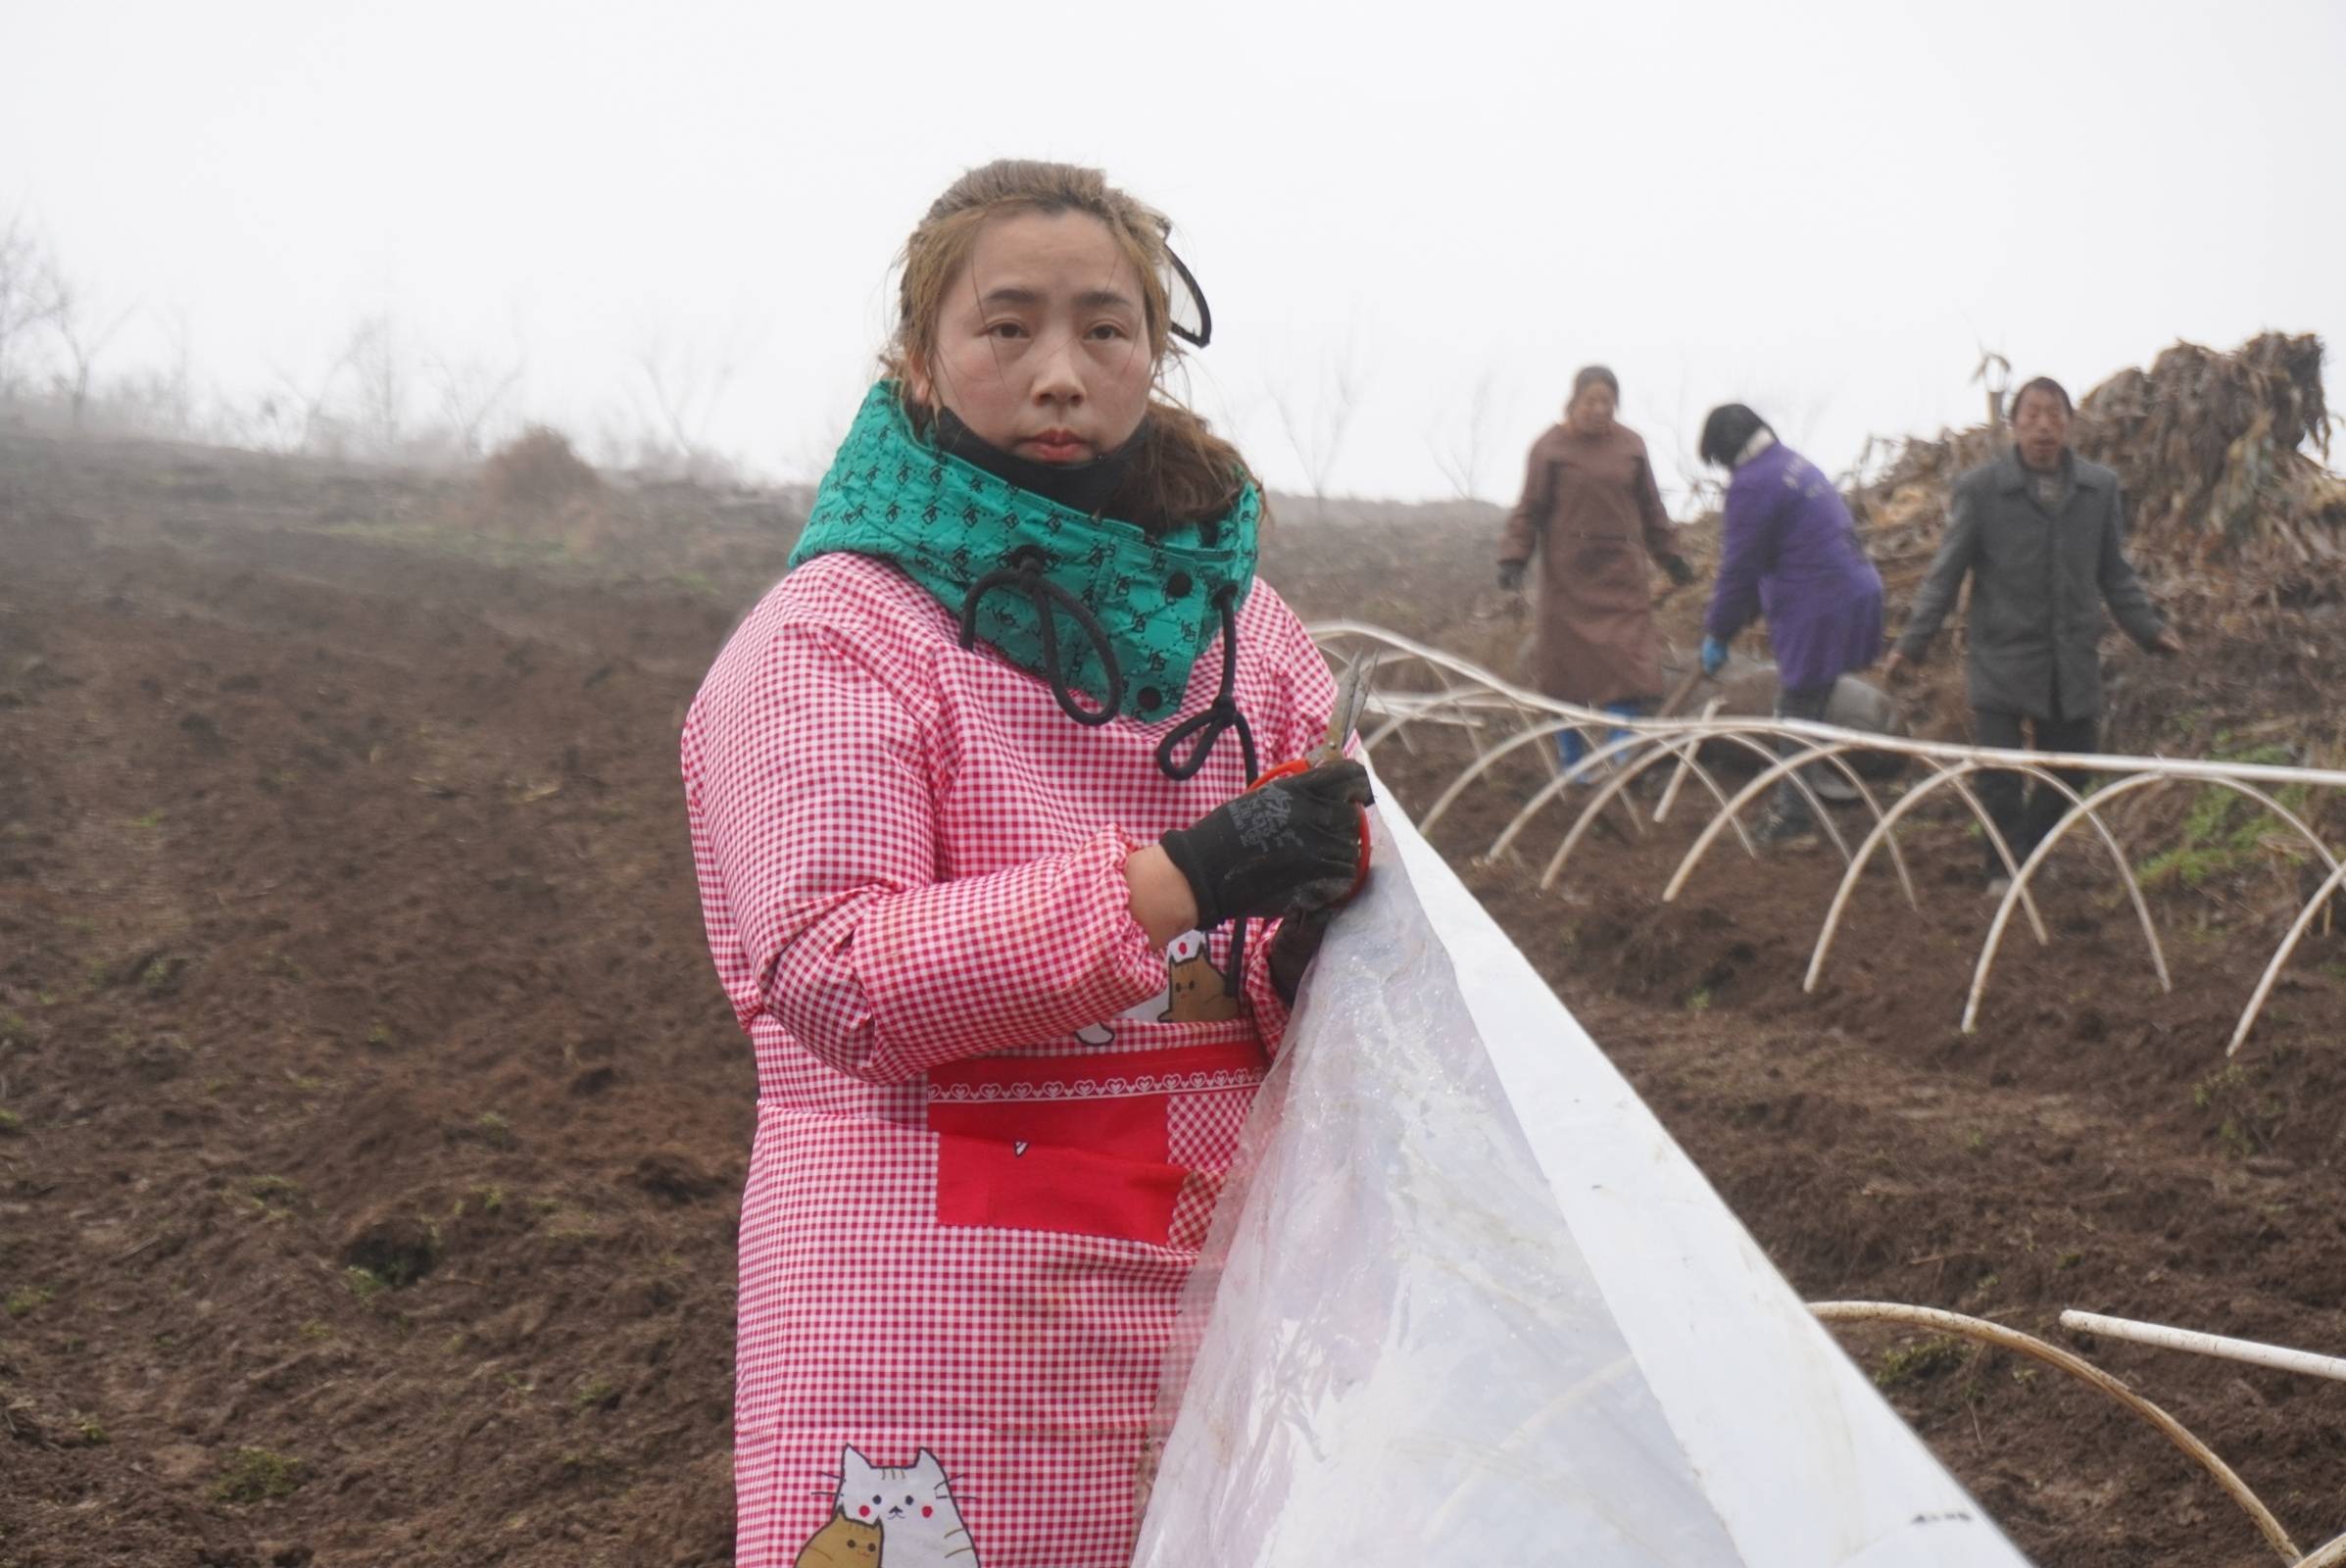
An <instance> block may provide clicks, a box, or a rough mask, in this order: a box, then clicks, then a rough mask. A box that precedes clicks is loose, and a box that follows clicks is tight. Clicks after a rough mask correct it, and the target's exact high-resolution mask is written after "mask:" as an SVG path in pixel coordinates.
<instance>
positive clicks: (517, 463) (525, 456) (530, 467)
mask: <svg viewBox="0 0 2346 1568" xmlns="http://www.w3.org/2000/svg"><path fill="white" fill-rule="evenodd" d="M469 508H470V512H471V515H472V516H473V517H474V518H475V519H476V520H477V521H478V522H479V523H480V524H481V525H482V526H484V527H488V528H491V529H494V530H497V531H500V532H504V533H508V534H513V535H516V536H520V537H525V538H528V537H535V538H551V539H559V540H562V542H563V543H565V544H567V545H569V546H571V547H572V548H588V547H591V546H593V545H594V544H596V543H597V542H599V541H600V540H601V539H602V538H603V536H604V535H605V534H606V533H608V532H609V531H610V528H611V492H610V489H609V488H608V487H607V486H606V485H605V484H604V482H603V476H602V475H601V474H599V473H597V472H596V471H595V470H594V469H593V468H592V467H590V466H588V465H587V463H586V462H585V460H584V459H582V458H580V457H579V456H578V454H577V452H575V451H574V450H572V448H571V446H570V440H569V437H567V436H565V435H563V434H562V432H561V431H560V430H555V429H551V428H549V427H548V426H546V425H542V424H533V425H531V426H530V427H529V428H528V429H526V430H523V431H522V432H521V433H520V434H519V435H517V436H515V437H514V438H513V440H511V441H509V442H507V443H506V444H505V445H504V446H501V447H499V448H498V449H497V450H496V451H495V452H493V453H491V454H490V455H489V459H488V461H487V462H486V463H484V464H483V465H481V472H480V482H479V484H478V485H477V486H476V487H475V489H474V492H473V494H472V497H471V498H470V502H469Z"/></svg>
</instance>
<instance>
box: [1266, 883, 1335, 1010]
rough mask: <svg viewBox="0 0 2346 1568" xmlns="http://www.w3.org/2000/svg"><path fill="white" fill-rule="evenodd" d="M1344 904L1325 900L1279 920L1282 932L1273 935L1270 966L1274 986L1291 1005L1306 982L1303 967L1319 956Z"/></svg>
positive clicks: (1280, 995) (1272, 987)
mask: <svg viewBox="0 0 2346 1568" xmlns="http://www.w3.org/2000/svg"><path fill="white" fill-rule="evenodd" d="M1342 907H1344V906H1343V905H1342V904H1323V905H1321V906H1320V907H1318V908H1316V909H1297V910H1296V911H1295V913H1294V914H1291V915H1289V916H1288V917H1287V918H1286V919H1284V920H1282V921H1280V922H1279V933H1278V935H1276V936H1274V937H1272V938H1271V956H1270V961H1269V963H1268V964H1267V965H1266V967H1268V968H1269V970H1270V972H1271V989H1272V990H1273V991H1276V992H1278V993H1279V1000H1280V1001H1282V1002H1284V1003H1286V1004H1287V1005H1289V1006H1291V1007H1292V1006H1294V1005H1295V992H1296V990H1297V989H1298V988H1299V987H1300V986H1301V985H1302V984H1303V971H1304V970H1306V969H1308V968H1310V967H1311V960H1312V959H1313V958H1316V957H1318V956H1319V952H1320V942H1321V940H1322V939H1323V938H1325V937H1326V936H1327V935H1328V924H1329V922H1330V921H1332V920H1334V919H1335V918H1336V911H1337V910H1338V909H1340V908H1342Z"/></svg>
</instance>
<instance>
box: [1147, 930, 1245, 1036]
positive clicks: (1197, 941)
mask: <svg viewBox="0 0 2346 1568" xmlns="http://www.w3.org/2000/svg"><path fill="white" fill-rule="evenodd" d="M1239 1012H1240V1001H1239V998H1238V997H1236V996H1235V995H1233V994H1232V993H1231V989H1230V986H1229V984H1228V983H1227V982H1226V981H1225V980H1224V979H1223V976H1222V971H1221V970H1219V969H1217V968H1215V967H1214V960H1213V957H1212V956H1211V955H1210V954H1209V953H1208V952H1207V951H1206V946H1205V938H1204V936H1203V935H1202V934H1201V933H1199V932H1196V931H1191V932H1188V933H1185V934H1184V935H1181V936H1178V937H1175V938H1174V939H1173V940H1172V941H1171V942H1168V943H1166V944H1165V1010H1164V1011H1162V1012H1160V1013H1158V1014H1157V1018H1158V1019H1159V1020H1160V1021H1161V1022H1164V1023H1223V1022H1226V1021H1228V1020H1229V1019H1232V1018H1235V1017H1237V1016H1238V1015H1239Z"/></svg>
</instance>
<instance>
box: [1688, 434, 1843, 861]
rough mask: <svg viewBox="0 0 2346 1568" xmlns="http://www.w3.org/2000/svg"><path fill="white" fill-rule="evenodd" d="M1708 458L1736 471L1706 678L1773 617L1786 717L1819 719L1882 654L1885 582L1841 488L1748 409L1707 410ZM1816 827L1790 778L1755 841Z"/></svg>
mask: <svg viewBox="0 0 2346 1568" xmlns="http://www.w3.org/2000/svg"><path fill="white" fill-rule="evenodd" d="M1701 455H1702V460H1703V461H1704V462H1705V463H1710V464H1716V465H1717V466H1720V467H1723V468H1732V469H1733V470H1734V477H1732V478H1731V479H1729V481H1728V484H1727V509H1726V516H1725V519H1724V521H1723V523H1722V525H1721V542H1720V555H1719V580H1718V583H1717V585H1716V586H1715V587H1714V588H1713V589H1712V591H1711V609H1710V613H1709V614H1708V615H1707V616H1706V617H1705V618H1704V620H1703V627H1702V629H1703V639H1702V667H1703V670H1704V672H1705V673H1706V674H1717V673H1718V671H1719V667H1720V666H1721V665H1722V664H1724V663H1726V662H1727V645H1728V644H1729V643H1730V642H1732V641H1734V639H1735V633H1737V632H1739V631H1741V630H1742V629H1743V628H1744V627H1745V626H1747V625H1749V624H1750V623H1751V622H1752V621H1753V620H1754V619H1758V618H1765V619H1766V620H1767V622H1768V642H1769V645H1770V646H1771V647H1772V648H1774V650H1775V652H1776V668H1777V675H1778V678H1779V687H1780V691H1781V693H1782V695H1781V696H1780V697H1778V699H1777V705H1776V711H1777V714H1778V716H1780V717H1783V718H1806V719H1815V720H1822V719H1823V718H1824V717H1825V709H1826V705H1827V704H1828V703H1829V702H1830V701H1831V700H1832V698H1833V683H1834V682H1836V681H1838V680H1839V679H1840V678H1841V676H1843V675H1845V674H1847V673H1849V672H1851V671H1853V670H1860V669H1864V668H1865V667H1866V666H1868V665H1869V664H1871V663H1873V662H1874V661H1875V659H1876V658H1877V657H1879V656H1880V654H1881V652H1882V574H1881V573H1880V572H1878V571H1876V570H1875V569H1874V564H1873V563H1872V562H1871V561H1868V560H1867V559H1866V552H1865V547H1864V546H1863V545H1861V544H1859V543H1858V540H1857V525H1856V524H1855V523H1853V522H1852V521H1850V519H1849V509H1848V508H1847V507H1846V506H1844V505H1842V503H1841V496H1840V492H1839V491H1838V490H1836V489H1834V488H1833V481H1832V480H1831V479H1829V478H1827V477H1826V476H1825V474H1824V472H1823V471H1822V470H1821V469H1819V468H1818V467H1817V466H1816V465H1815V464H1813V463H1811V462H1809V461H1808V460H1807V459H1806V458H1804V457H1802V456H1801V455H1800V454H1799V453H1797V452H1794V451H1793V450H1792V449H1791V448H1790V447H1787V446H1785V445H1784V443H1782V442H1781V441H1779V440H1777V439H1776V432H1775V430H1773V429H1771V428H1770V427H1769V425H1768V422H1767V421H1766V420H1765V419H1762V418H1761V417H1759V416H1758V415H1756V414H1754V413H1752V412H1751V410H1750V409H1748V408H1746V407H1744V406H1743V405H1742V404H1740V403H1728V404H1723V405H1722V406H1720V407H1718V408H1716V409H1713V410H1711V413H1710V417H1709V418H1707V419H1705V420H1704V421H1703V425H1702V446H1701ZM1784 749H1785V750H1786V751H1787V752H1788V751H1793V750H1797V749H1798V748H1796V747H1793V746H1791V745H1789V744H1788V743H1786V745H1785V748H1784ZM1814 826H1815V823H1814V822H1813V820H1812V819H1811V817H1810V813H1809V808H1808V802H1807V800H1806V799H1805V798H1804V797H1803V796H1802V795H1801V793H1800V791H1799V789H1798V788H1797V787H1795V786H1794V784H1793V783H1792V781H1791V779H1790V778H1788V777H1787V778H1786V779H1785V780H1784V784H1783V785H1782V787H1780V788H1779V789H1778V790H1777V792H1776V799H1775V801H1774V803H1773V804H1772V805H1771V806H1770V807H1769V809H1768V814H1767V816H1766V817H1765V818H1764V819H1762V821H1761V823H1760V825H1759V830H1758V833H1757V837H1758V838H1759V839H1760V840H1761V841H1762V842H1765V843H1783V842H1785V841H1787V840H1790V839H1795V838H1799V837H1802V836H1803V835H1805V834H1807V833H1808V832H1809V831H1810V830H1811V829H1812V828H1813V827H1814Z"/></svg>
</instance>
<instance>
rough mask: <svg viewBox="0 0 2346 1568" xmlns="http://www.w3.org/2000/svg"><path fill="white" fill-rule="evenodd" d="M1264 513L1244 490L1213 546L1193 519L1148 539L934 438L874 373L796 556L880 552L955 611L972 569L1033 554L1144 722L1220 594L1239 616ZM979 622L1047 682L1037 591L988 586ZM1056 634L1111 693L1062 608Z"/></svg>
mask: <svg viewBox="0 0 2346 1568" xmlns="http://www.w3.org/2000/svg"><path fill="white" fill-rule="evenodd" d="M1261 517H1262V496H1261V493H1260V492H1258V491H1257V490H1256V489H1255V487H1254V486H1253V485H1252V484H1248V485H1247V486H1246V488H1245V489H1244V490H1243V491H1241V492H1240V495H1239V499H1238V502H1237V504H1236V505H1235V506H1233V507H1232V508H1231V509H1230V511H1229V512H1228V513H1227V514H1226V515H1224V516H1222V517H1221V518H1220V519H1219V521H1218V522H1217V524H1216V526H1215V528H1214V543H1213V544H1211V545H1208V544H1206V543H1205V539H1204V534H1203V532H1202V531H1201V530H1200V529H1199V528H1197V527H1196V526H1189V527H1182V528H1176V529H1174V530H1172V531H1171V532H1169V533H1166V534H1162V535H1159V536H1157V537H1153V538H1152V537H1150V536H1149V534H1148V533H1146V532H1145V531H1143V530H1142V529H1141V528H1140V527H1139V526H1137V525H1136V524H1133V523H1129V522H1119V521H1117V520H1115V519H1114V518H1112V517H1093V516H1088V515H1085V514H1083V513H1080V512H1077V511H1075V510H1074V509H1073V508H1070V507H1063V506H1061V505H1059V504H1058V503H1057V502H1055V501H1051V500H1048V499H1046V498H1045V497H1042V496H1039V495H1036V494H1035V493H1034V492H1032V491H1030V490H1022V489H1020V488H1018V487H1017V486H1016V485H1013V484H1010V483H1008V482H1007V481H1005V480H1002V479H998V478H996V477H995V476H994V475H993V474H990V473H988V472H987V471H986V470H985V469H983V468H980V467H978V466H976V465H974V464H971V463H968V462H965V461H963V460H962V459H960V458H956V457H954V456H953V455H952V454H951V453H947V452H941V451H939V450H938V449H937V448H935V447H933V446H931V445H929V444H928V442H926V441H924V440H923V439H922V438H921V437H920V436H919V435H918V434H917V433H915V432H914V430H913V428H912V423H911V420H910V419H909V418H907V417H905V414H904V404H903V401H902V400H901V399H900V398H899V396H898V394H897V389H896V386H895V384H894V383H893V382H889V381H882V382H880V383H879V384H878V385H876V386H874V387H873V388H872V389H871V391H870V392H869V393H868V394H867V395H866V396H865V397H864V399H863V407H862V408H861V409H860V410H858V411H857V412H856V415H855V423H854V424H853V425H851V426H850V427H849V429H848V434H847V439H846V440H845V441H843V442H841V443H840V447H839V455H838V456H837V457H835V458H833V459H832V460H831V470H830V472H828V473H826V474H824V475H823V481H822V483H821V485H820V486H818V487H817V488H816V490H815V492H814V506H813V509H812V510H811V511H810V512H809V513H808V515H807V517H806V530H805V531H804V532H803V533H801V534H800V536H799V544H798V548H797V549H796V550H793V551H792V552H791V554H790V564H791V565H793V566H797V565H799V564H801V563H803V562H806V561H811V560H813V559H814V558H815V557H816V556H823V555H829V554H831V553H832V552H833V551H840V550H845V551H852V552H854V553H855V554H856V555H862V556H873V557H877V558H878V559H880V560H882V561H886V562H889V563H891V564H894V565H896V566H897V567H899V568H900V569H902V570H903V571H904V573H905V574H906V575H907V576H909V577H911V578H912V580H913V581H915V582H917V583H919V584H920V585H921V586H922V587H923V588H925V589H927V590H928V591H929V593H930V594H931V595H933V596H934V597H935V598H936V600H937V602H938V603H939V604H941V605H943V606H944V607H945V608H946V609H947V610H948V611H951V612H952V613H953V614H954V615H955V616H956V617H957V616H959V615H960V614H961V613H962V607H963V604H964V602H965V601H966V600H967V599H968V597H969V590H970V588H971V587H972V586H973V585H975V584H976V582H977V581H978V579H979V578H981V577H984V576H986V575H987V574H988V573H990V572H994V571H999V570H1002V569H1003V568H1005V567H1014V566H1016V565H1017V564H1019V563H1020V562H1021V561H1035V562H1037V563H1038V564H1039V566H1040V569H1041V572H1042V575H1043V576H1045V577H1046V578H1048V579H1049V580H1050V581H1051V583H1053V584H1055V585H1056V586H1057V587H1058V588H1060V589H1062V590H1063V591H1065V592H1066V593H1068V594H1069V595H1071V596H1073V597H1074V598H1075V599H1077V600H1079V601H1081V602H1082V604H1083V605H1084V606H1085V608H1087V609H1088V610H1090V611H1091V612H1092V613H1093V615H1094V616H1096V617H1097V618H1098V619H1099V621H1100V626H1101V628H1102V629H1103V630H1104V631H1105V632H1106V634H1107V639H1108V643H1109V646H1110V647H1112V648H1113V649H1114V650H1115V654H1116V662H1117V664H1118V665H1119V666H1120V668H1121V669H1122V671H1123V675H1124V701H1123V705H1122V711H1123V712H1125V713H1126V714H1127V715H1129V716H1131V717H1133V718H1137V719H1139V720H1141V721H1142V722H1143V723H1153V722H1155V721H1157V720H1159V719H1167V718H1171V717H1173V716H1174V714H1175V712H1176V711H1177V710H1178V708H1179V706H1180V703H1181V694H1182V692H1183V691H1184V689H1186V688H1187V686H1188V685H1189V678H1190V666H1191V665H1193V664H1195V663H1196V662H1197V660H1198V658H1199V656H1201V655H1202V654H1204V652H1205V650H1206V648H1207V647H1208V646H1209V645H1211V643H1212V642H1213V640H1214V637H1215V635H1216V634H1217V633H1218V632H1220V631H1221V629H1222V620H1221V615H1220V613H1219V612H1218V611H1217V610H1216V609H1215V608H1214V601H1215V597H1216V596H1217V595H1219V594H1221V593H1223V592H1224V591H1225V590H1227V591H1229V593H1230V594H1231V602H1230V603H1231V610H1232V612H1233V613H1236V611H1237V609H1238V607H1239V606H1241V605H1243V604H1245V603H1246V594H1247V591H1248V590H1249V589H1250V588H1251V587H1252V586H1253V583H1254V552H1255V532H1256V527H1257V524H1258V523H1259V522H1260V520H1261ZM1033 552H1040V555H1039V557H1038V556H1036V555H1035V554H1033ZM976 628H977V632H978V635H979V636H980V637H982V638H983V639H984V640H985V641H987V642H988V643H991V644H992V645H993V646H994V647H995V648H996V649H998V650H1000V652H1001V653H1002V657H1003V658H1005V659H1007V660H1009V661H1010V662H1011V663H1013V664H1016V665H1017V666H1018V667H1019V668H1020V669H1023V670H1025V671H1027V672H1028V673H1029V674H1032V675H1036V676H1042V677H1044V678H1048V676H1047V674H1046V667H1047V661H1046V660H1045V658H1044V654H1043V628H1042V624H1041V617H1040V615H1039V613H1038V612H1037V610H1036V606H1035V602H1034V597H1033V596H1031V595H1028V594H1024V593H1020V592H1017V591H1015V590H1014V589H1006V588H1005V589H1002V590H998V591H993V592H989V593H988V594H987V595H986V596H985V597H984V598H983V600H981V601H980V603H979V605H978V608H977V622H976ZM1054 630H1055V634H1056V635H1055V641H1056V643H1057V647H1058V654H1059V670H1060V674H1061V677H1062V678H1063V679H1064V680H1065V682H1066V684H1067V685H1068V687H1070V688H1071V689H1072V690H1075V691H1078V692H1082V693H1084V694H1085V695H1086V696H1088V697H1090V698H1091V699H1092V700H1093V702H1094V704H1095V705H1097V704H1099V703H1100V702H1102V701H1104V700H1105V697H1106V694H1107V681H1106V678H1105V676H1106V672H1105V671H1104V670H1103V669H1102V668H1101V667H1100V660H1099V657H1098V655H1097V654H1095V653H1094V651H1093V648H1092V641H1091V638H1090V637H1088V636H1087V635H1085V634H1084V632H1083V631H1081V630H1080V629H1079V628H1078V627H1077V626H1076V625H1075V624H1074V622H1073V621H1072V619H1071V618H1069V617H1068V616H1067V615H1065V614H1064V613H1060V615H1059V617H1058V619H1057V620H1056V622H1055V623H1054Z"/></svg>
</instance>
